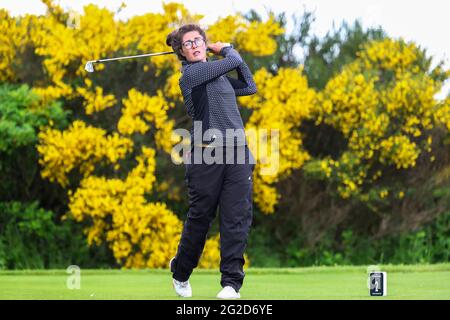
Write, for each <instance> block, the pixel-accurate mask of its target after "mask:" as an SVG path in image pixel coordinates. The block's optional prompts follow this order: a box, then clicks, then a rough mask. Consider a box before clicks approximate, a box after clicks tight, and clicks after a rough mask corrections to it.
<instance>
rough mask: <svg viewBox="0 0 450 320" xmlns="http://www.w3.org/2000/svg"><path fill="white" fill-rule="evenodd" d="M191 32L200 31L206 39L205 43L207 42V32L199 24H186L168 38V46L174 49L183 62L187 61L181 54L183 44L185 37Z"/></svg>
mask: <svg viewBox="0 0 450 320" xmlns="http://www.w3.org/2000/svg"><path fill="white" fill-rule="evenodd" d="M190 31H198V33H200V35H201V36H202V37H203V39H205V42H207V38H206V33H205V31H204V30H203V29H202V28H201V27H200V26H199V25H197V24H185V25H183V26H181V27H180V28H178V29H176V30H174V31H172V32H171V33H170V34H169V35H168V36H167V38H166V44H167V45H168V46H169V47H172V49H173V51H174V52H175V53H176V54H177V56H178V59H179V60H181V61H186V58H185V57H184V56H183V55H182V54H181V52H182V47H181V44H182V42H183V36H184V35H185V34H186V33H188V32H190Z"/></svg>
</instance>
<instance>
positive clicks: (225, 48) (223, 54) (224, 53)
mask: <svg viewBox="0 0 450 320" xmlns="http://www.w3.org/2000/svg"><path fill="white" fill-rule="evenodd" d="M232 48H233V45H232V44H231V43H225V46H224V47H223V48H222V49H220V52H219V54H220V55H221V56H225V55H226V54H227V52H228V51H229V50H230V49H232Z"/></svg>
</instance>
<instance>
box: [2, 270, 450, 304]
mask: <svg viewBox="0 0 450 320" xmlns="http://www.w3.org/2000/svg"><path fill="white" fill-rule="evenodd" d="M381 269H382V271H386V272H387V276H388V296H387V297H369V296H368V289H367V287H366V279H367V274H366V267H355V266H352V267H311V268H295V269H258V268H250V269H248V270H246V278H245V281H244V286H243V287H242V289H241V296H242V299H275V300H280V299H372V300H380V299H446V300H448V299H450V264H437V265H417V266H391V265H386V266H381ZM68 276H69V275H68V274H66V273H65V270H24V271H0V299H87V300H91V299H158V300H159V299H179V298H177V297H176V296H175V295H174V292H173V289H172V286H171V274H170V273H169V271H168V270H164V269H158V270H81V288H80V289H79V290H69V289H67V287H66V281H67V277H68ZM190 281H191V285H192V287H193V294H194V297H193V298H192V299H214V298H215V295H216V294H217V292H218V291H219V290H220V289H221V288H220V284H219V283H220V273H219V271H218V270H200V269H196V270H194V273H193V274H192V276H191V279H190Z"/></svg>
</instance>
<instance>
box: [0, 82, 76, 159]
mask: <svg viewBox="0 0 450 320" xmlns="http://www.w3.org/2000/svg"><path fill="white" fill-rule="evenodd" d="M39 99H40V98H39V96H37V95H36V94H34V93H33V92H32V91H31V90H30V89H29V87H28V85H21V86H13V85H9V84H4V85H1V86H0V152H5V153H7V154H11V153H12V152H13V151H14V150H16V149H17V148H20V147H23V146H29V145H34V144H35V143H36V142H37V133H38V130H39V127H41V126H44V125H48V124H50V123H51V122H53V123H55V124H57V126H58V127H64V126H66V125H67V120H66V118H67V115H68V111H65V110H63V108H62V107H61V104H60V103H57V102H55V103H53V104H51V105H50V106H45V107H42V106H39Z"/></svg>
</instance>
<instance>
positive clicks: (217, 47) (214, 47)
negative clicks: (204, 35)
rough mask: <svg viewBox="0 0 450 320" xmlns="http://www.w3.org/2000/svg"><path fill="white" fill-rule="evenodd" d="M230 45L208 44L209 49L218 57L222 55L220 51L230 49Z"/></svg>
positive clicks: (221, 43)
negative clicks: (225, 48)
mask: <svg viewBox="0 0 450 320" xmlns="http://www.w3.org/2000/svg"><path fill="white" fill-rule="evenodd" d="M229 45H230V44H229V43H223V42H220V41H219V42H216V43H210V44H208V48H209V49H210V50H211V51H212V52H213V53H214V54H216V55H219V54H220V50H222V48H224V47H228V46H229Z"/></svg>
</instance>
